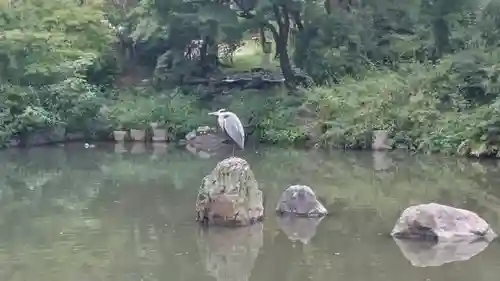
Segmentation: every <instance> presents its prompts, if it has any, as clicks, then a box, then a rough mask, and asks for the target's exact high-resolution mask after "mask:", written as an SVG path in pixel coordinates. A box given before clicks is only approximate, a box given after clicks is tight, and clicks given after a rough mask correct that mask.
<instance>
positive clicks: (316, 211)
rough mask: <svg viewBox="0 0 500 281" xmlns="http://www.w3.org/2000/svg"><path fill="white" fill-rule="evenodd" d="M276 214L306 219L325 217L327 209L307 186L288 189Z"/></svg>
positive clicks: (295, 186) (277, 207) (282, 196)
mask: <svg viewBox="0 0 500 281" xmlns="http://www.w3.org/2000/svg"><path fill="white" fill-rule="evenodd" d="M276 212H278V213H281V214H283V213H289V214H295V215H298V216H305V217H317V216H325V215H327V214H328V211H327V210H326V208H325V207H324V206H323V204H321V203H320V202H319V201H318V199H317V198H316V194H314V191H313V190H312V189H311V188H310V187H309V186H306V185H292V186H290V187H288V188H287V189H286V190H285V191H284V192H283V194H281V197H280V199H279V201H278V205H277V206H276Z"/></svg>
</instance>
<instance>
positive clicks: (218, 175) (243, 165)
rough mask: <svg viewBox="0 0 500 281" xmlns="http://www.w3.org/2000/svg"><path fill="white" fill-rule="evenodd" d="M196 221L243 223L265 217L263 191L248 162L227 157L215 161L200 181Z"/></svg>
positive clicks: (235, 224)
mask: <svg viewBox="0 0 500 281" xmlns="http://www.w3.org/2000/svg"><path fill="white" fill-rule="evenodd" d="M196 212H197V218H196V220H197V221H199V222H203V223H206V224H209V225H224V226H244V225H250V224H253V223H254V222H255V221H258V220H261V219H262V218H263V217H264V206H263V203H262V191H261V190H260V189H259V186H258V184H257V181H256V180H255V177H254V174H253V172H252V170H251V169H250V165H248V162H247V161H245V160H244V159H241V158H237V157H230V158H227V159H224V160H222V161H221V162H219V163H218V164H217V166H216V167H215V169H214V170H213V171H212V172H211V173H210V174H208V175H207V176H206V177H205V178H204V179H203V182H202V184H201V187H200V190H199V192H198V198H197V201H196Z"/></svg>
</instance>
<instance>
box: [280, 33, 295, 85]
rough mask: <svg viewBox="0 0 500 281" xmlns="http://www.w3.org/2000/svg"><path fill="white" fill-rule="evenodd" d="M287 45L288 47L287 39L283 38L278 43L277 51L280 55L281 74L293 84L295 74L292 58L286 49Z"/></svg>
mask: <svg viewBox="0 0 500 281" xmlns="http://www.w3.org/2000/svg"><path fill="white" fill-rule="evenodd" d="M280 37H281V36H280ZM285 38H286V37H285ZM283 41H285V42H283ZM286 45H287V44H286V39H283V38H280V39H278V40H277V42H276V50H277V52H278V53H279V61H280V68H281V72H282V73H283V77H284V78H285V81H286V82H287V83H289V82H293V80H294V74H293V70H292V64H291V63H290V56H289V55H288V50H287V49H286Z"/></svg>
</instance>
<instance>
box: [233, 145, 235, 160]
mask: <svg viewBox="0 0 500 281" xmlns="http://www.w3.org/2000/svg"><path fill="white" fill-rule="evenodd" d="M234 146H235V144H234V143H233V157H234Z"/></svg>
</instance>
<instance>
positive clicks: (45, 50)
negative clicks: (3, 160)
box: [0, 0, 114, 141]
mask: <svg viewBox="0 0 500 281" xmlns="http://www.w3.org/2000/svg"><path fill="white" fill-rule="evenodd" d="M100 7H101V6H100V3H98V2H89V3H87V4H85V5H79V4H78V3H77V2H75V1H71V0H53V1H41V0H27V1H12V2H11V3H10V5H7V6H5V7H4V8H2V10H1V11H0V30H1V31H0V38H2V40H0V72H1V73H2V75H1V81H0V82H1V83H2V84H1V85H0V87H1V89H2V90H1V91H0V93H1V96H0V100H1V104H2V107H1V112H2V113H1V114H0V124H1V125H2V127H1V130H0V131H1V137H0V138H1V139H2V140H4V141H6V140H8V139H9V138H10V137H11V136H13V135H18V134H25V133H27V132H30V131H33V130H38V129H45V128H52V127H55V126H65V127H66V128H67V129H69V130H70V131H71V130H78V131H86V130H87V129H89V127H91V126H92V125H95V124H93V123H94V121H96V119H97V118H98V117H97V116H98V112H99V110H100V107H101V105H102V104H103V98H104V97H103V94H102V92H101V91H100V90H99V89H97V88H96V87H94V86H91V85H90V84H89V83H88V81H87V80H86V78H87V76H88V75H89V74H90V73H91V72H92V71H90V72H89V70H90V69H94V70H96V69H99V67H100V66H99V62H100V61H101V58H102V56H103V55H104V54H106V53H109V52H110V50H111V47H112V45H111V44H112V43H113V40H114V36H113V33H112V30H111V29H110V28H109V27H108V25H107V24H106V23H105V21H104V12H103V11H102V10H101V9H100Z"/></svg>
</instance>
